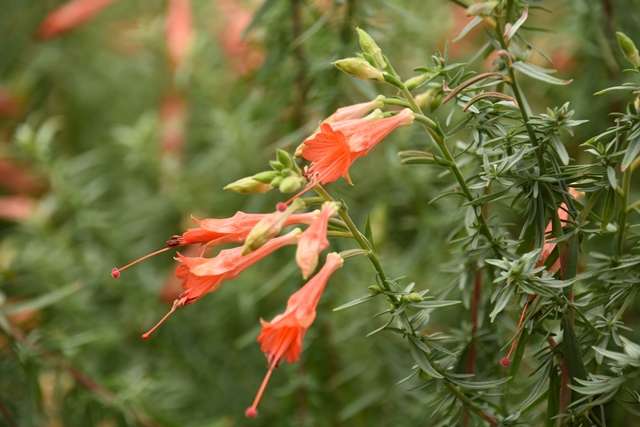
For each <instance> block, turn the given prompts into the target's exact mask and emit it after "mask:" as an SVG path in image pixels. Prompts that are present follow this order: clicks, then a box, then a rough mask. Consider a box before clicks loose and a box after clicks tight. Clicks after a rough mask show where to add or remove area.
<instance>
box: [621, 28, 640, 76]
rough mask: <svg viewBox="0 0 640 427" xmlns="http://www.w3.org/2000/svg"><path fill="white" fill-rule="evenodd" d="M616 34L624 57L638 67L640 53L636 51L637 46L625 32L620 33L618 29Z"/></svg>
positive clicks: (639, 65) (639, 66)
mask: <svg viewBox="0 0 640 427" xmlns="http://www.w3.org/2000/svg"><path fill="white" fill-rule="evenodd" d="M616 36H618V44H619V45H620V50H621V51H622V53H623V54H624V57H625V58H627V61H629V62H631V63H632V64H633V66H634V67H636V68H637V69H640V53H638V48H637V47H636V45H635V43H633V41H632V40H631V39H630V38H629V37H628V36H627V35H626V34H625V33H621V32H620V31H618V32H617V33H616Z"/></svg>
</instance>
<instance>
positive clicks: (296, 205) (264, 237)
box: [242, 199, 305, 255]
mask: <svg viewBox="0 0 640 427" xmlns="http://www.w3.org/2000/svg"><path fill="white" fill-rule="evenodd" d="M304 207H305V203H304V201H303V200H301V199H295V200H294V201H293V202H291V204H290V205H289V207H288V208H287V209H285V210H284V211H280V210H279V209H278V210H277V211H276V212H274V213H272V214H270V215H268V216H267V217H265V218H264V219H263V220H261V221H260V222H259V223H257V224H256V225H255V227H253V229H252V230H251V232H250V233H249V235H248V236H247V239H246V240H245V242H244V248H243V250H242V255H246V254H248V253H250V252H253V251H255V250H256V249H258V248H259V247H260V246H262V245H264V244H265V243H267V242H268V241H269V240H271V239H272V238H274V237H275V236H276V235H277V234H278V233H280V230H282V227H284V224H285V222H286V221H287V218H289V216H291V214H292V213H294V212H295V211H298V210H300V209H303V208H304Z"/></svg>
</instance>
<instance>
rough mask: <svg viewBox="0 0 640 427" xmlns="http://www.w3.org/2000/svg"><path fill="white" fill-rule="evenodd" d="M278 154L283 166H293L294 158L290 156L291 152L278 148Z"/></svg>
mask: <svg viewBox="0 0 640 427" xmlns="http://www.w3.org/2000/svg"><path fill="white" fill-rule="evenodd" d="M276 155H277V156H278V161H279V162H280V163H282V166H284V167H285V168H290V167H291V166H293V160H292V159H291V156H289V153H287V152H286V151H284V150H281V149H279V148H278V149H277V150H276Z"/></svg>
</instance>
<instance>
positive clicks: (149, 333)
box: [142, 332, 151, 340]
mask: <svg viewBox="0 0 640 427" xmlns="http://www.w3.org/2000/svg"><path fill="white" fill-rule="evenodd" d="M149 335H151V332H147V333H146V334H142V339H143V340H148V339H149Z"/></svg>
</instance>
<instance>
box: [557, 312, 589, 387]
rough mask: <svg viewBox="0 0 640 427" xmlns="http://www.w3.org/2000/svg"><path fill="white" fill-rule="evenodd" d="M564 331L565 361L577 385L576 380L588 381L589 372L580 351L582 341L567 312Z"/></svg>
mask: <svg viewBox="0 0 640 427" xmlns="http://www.w3.org/2000/svg"><path fill="white" fill-rule="evenodd" d="M562 329H563V330H564V338H563V341H562V351H563V353H564V360H565V363H566V365H567V370H568V371H569V376H570V377H571V383H572V384H574V385H577V384H576V380H575V379H576V378H578V379H581V380H586V379H587V370H586V369H585V367H584V361H583V360H582V352H581V351H580V341H578V337H577V336H576V331H575V330H574V328H573V324H572V323H571V316H570V315H569V313H567V312H565V313H564V315H563V316H562Z"/></svg>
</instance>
